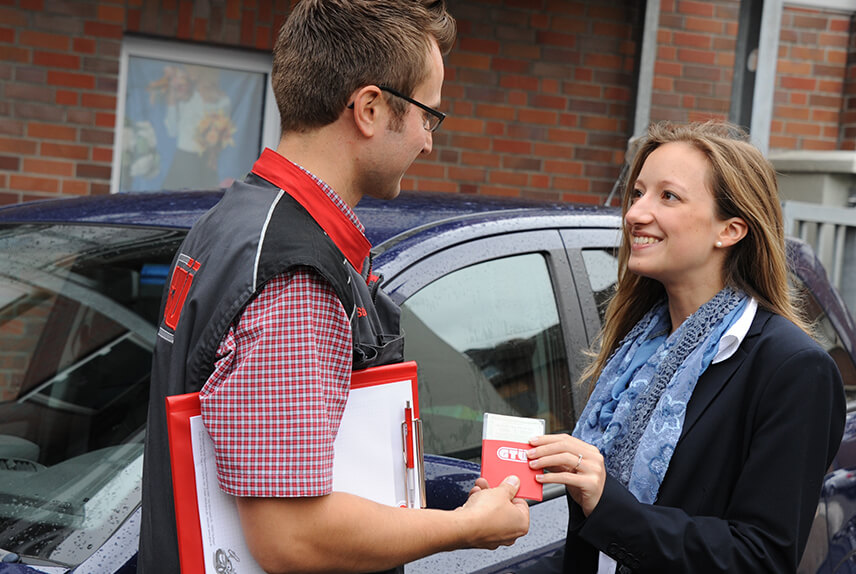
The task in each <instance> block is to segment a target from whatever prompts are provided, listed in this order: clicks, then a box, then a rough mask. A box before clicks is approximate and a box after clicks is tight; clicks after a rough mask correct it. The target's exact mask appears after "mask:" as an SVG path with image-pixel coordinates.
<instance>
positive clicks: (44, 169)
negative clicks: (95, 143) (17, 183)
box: [21, 158, 74, 177]
mask: <svg viewBox="0 0 856 574" xmlns="http://www.w3.org/2000/svg"><path fill="white" fill-rule="evenodd" d="M21 171H24V172H28V173H35V174H39V175H59V176H66V177H70V176H71V175H72V174H73V173H74V163H72V162H68V161H51V160H45V159H36V158H24V166H23V169H22V170H21Z"/></svg>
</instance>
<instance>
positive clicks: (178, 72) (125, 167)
mask: <svg viewBox="0 0 856 574" xmlns="http://www.w3.org/2000/svg"><path fill="white" fill-rule="evenodd" d="M127 78H128V80H127V86H126V88H127V91H126V94H127V95H126V98H125V119H124V127H123V132H122V156H121V172H120V181H119V189H120V191H150V190H158V189H184V188H190V189H210V188H215V187H218V186H220V187H222V186H225V185H228V184H229V183H230V181H231V180H233V179H239V178H240V177H242V176H243V174H244V173H246V171H247V169H248V166H251V165H252V164H253V162H254V161H255V160H256V158H257V157H258V154H259V152H260V151H261V148H260V146H261V130H262V113H263V111H264V88H265V81H266V77H265V74H262V73H258V72H244V71H240V70H229V69H223V68H216V67H213V66H202V65H192V64H181V63H176V62H170V61H166V60H158V59H154V58H144V57H139V56H131V57H129V58H128V73H127Z"/></svg>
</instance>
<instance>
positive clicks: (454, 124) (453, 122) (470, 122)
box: [443, 116, 484, 133]
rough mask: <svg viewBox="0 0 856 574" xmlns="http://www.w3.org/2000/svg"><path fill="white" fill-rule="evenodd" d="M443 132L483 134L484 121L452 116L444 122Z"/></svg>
mask: <svg viewBox="0 0 856 574" xmlns="http://www.w3.org/2000/svg"><path fill="white" fill-rule="evenodd" d="M443 130H444V131H448V132H469V133H483V132H484V121H482V120H479V119H473V118H459V117H455V116H450V117H448V118H446V121H445V122H443Z"/></svg>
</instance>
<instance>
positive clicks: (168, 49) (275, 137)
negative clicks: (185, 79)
mask: <svg viewBox="0 0 856 574" xmlns="http://www.w3.org/2000/svg"><path fill="white" fill-rule="evenodd" d="M132 56H133V57H141V58H152V59H157V60H167V61H170V62H175V63H179V64H196V65H201V66H210V67H215V68H223V69H231V70H237V71H241V72H253V73H261V74H264V75H265V91H264V107H263V109H262V111H261V118H259V119H260V122H261V135H262V137H261V146H260V149H259V153H261V151H262V150H263V149H264V148H265V147H269V148H272V149H275V148H276V146H277V143H278V142H279V135H280V126H279V110H278V109H277V107H276V101H275V99H274V96H273V88H272V86H271V69H272V65H273V57H272V55H271V54H270V53H263V52H254V51H249V50H242V49H239V48H224V47H217V46H205V45H201V44H194V43H188V42H180V41H174V40H162V39H155V38H144V37H140V36H133V35H126V36H124V37H123V38H122V49H121V53H120V56H119V89H118V96H117V102H116V124H115V128H114V132H113V133H114V136H113V160H112V168H113V169H112V173H111V176H110V193H118V192H119V191H120V190H119V179H120V176H121V173H122V170H121V167H122V166H121V161H122V149H123V146H124V143H125V142H123V141H122V138H123V134H124V130H123V129H122V127H123V126H124V123H125V100H126V98H127V95H128V90H127V88H128V61H129V59H130V58H131V57H132ZM248 169H249V166H248Z"/></svg>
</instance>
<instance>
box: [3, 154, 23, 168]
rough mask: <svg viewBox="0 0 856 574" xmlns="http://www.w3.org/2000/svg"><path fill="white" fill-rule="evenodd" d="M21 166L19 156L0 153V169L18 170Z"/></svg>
mask: <svg viewBox="0 0 856 574" xmlns="http://www.w3.org/2000/svg"><path fill="white" fill-rule="evenodd" d="M20 167H21V158H19V157H16V156H13V155H0V170H3V171H18V169H19V168H20Z"/></svg>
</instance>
